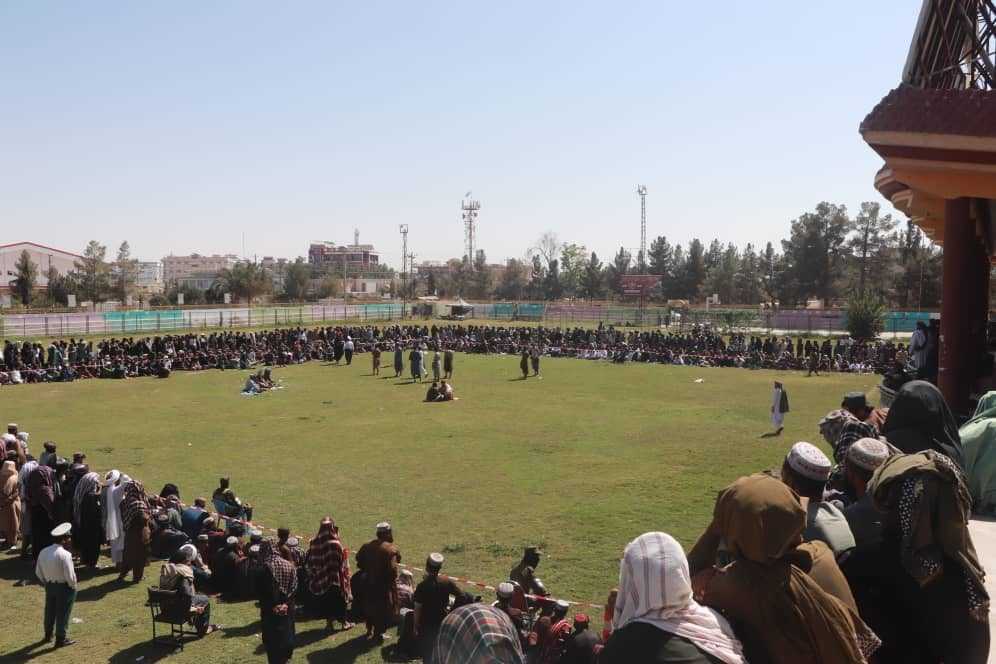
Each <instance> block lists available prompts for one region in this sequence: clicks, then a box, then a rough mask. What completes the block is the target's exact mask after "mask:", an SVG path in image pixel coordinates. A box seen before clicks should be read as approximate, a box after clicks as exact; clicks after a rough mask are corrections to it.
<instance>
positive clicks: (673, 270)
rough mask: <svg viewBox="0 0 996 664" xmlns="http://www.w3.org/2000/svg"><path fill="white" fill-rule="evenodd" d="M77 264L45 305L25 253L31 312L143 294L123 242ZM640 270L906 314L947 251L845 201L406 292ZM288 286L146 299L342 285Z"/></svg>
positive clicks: (596, 284)
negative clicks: (754, 225)
mask: <svg viewBox="0 0 996 664" xmlns="http://www.w3.org/2000/svg"><path fill="white" fill-rule="evenodd" d="M74 268H75V269H74V270H73V271H71V272H70V273H69V274H65V275H60V274H58V273H57V272H55V271H54V270H50V272H49V274H47V275H46V276H47V278H48V292H47V294H46V295H45V296H42V297H41V298H39V296H38V293H37V291H36V290H35V286H36V284H37V282H38V278H39V271H38V266H37V265H35V264H34V263H32V261H31V258H30V255H29V254H28V252H23V253H22V255H21V256H20V258H19V260H18V261H17V264H16V266H15V278H14V280H13V281H12V282H11V284H12V287H13V290H14V292H15V293H16V294H17V297H18V298H19V299H20V300H21V302H22V303H24V304H25V305H28V304H32V303H34V304H36V305H37V304H45V303H46V302H44V300H47V301H48V302H47V303H51V304H66V301H67V299H68V295H69V294H70V293H72V294H75V295H76V299H77V300H78V301H81V302H83V301H87V300H89V301H93V302H101V301H105V300H109V299H115V300H119V301H125V300H126V299H127V298H128V297H129V296H130V295H134V294H135V292H136V285H135V283H136V278H137V276H138V261H136V260H135V259H133V258H132V257H131V250H130V248H129V246H128V243H127V242H123V243H122V244H121V246H120V247H119V248H118V251H117V255H116V257H115V259H114V260H113V261H108V260H107V248H106V247H105V246H104V245H101V244H100V243H98V242H96V241H91V242H90V243H89V244H88V245H87V247H86V249H85V250H84V252H83V256H82V258H81V259H80V260H78V261H77V262H76V264H75V266H74ZM639 272H646V273H649V274H657V275H661V277H662V279H661V285H660V287H659V288H658V289H657V290H656V291H655V292H654V293H653V297H654V298H655V299H659V300H669V299H682V300H690V301H701V300H703V299H704V298H705V297H707V296H710V295H713V294H715V295H718V296H719V300H720V302H722V303H724V304H758V303H761V302H775V301H777V302H781V303H782V304H785V305H794V304H801V303H804V302H805V301H806V300H808V299H810V298H818V299H821V300H824V301H826V302H832V301H835V300H837V301H839V300H843V299H845V298H849V297H852V296H857V297H862V298H864V297H870V298H873V299H875V300H877V301H881V302H884V303H888V304H890V305H894V306H899V307H904V308H914V307H933V306H936V305H937V303H938V301H939V298H940V276H941V254H940V250H939V249H938V248H937V247H935V246H933V245H932V244H931V243H930V242H929V241H928V240H927V239H926V238H925V237H924V235H923V233H922V232H921V231H920V230H919V228H917V227H916V226H915V225H914V224H913V223H912V222H909V221H907V222H905V223H904V224H899V223H897V222H895V221H894V220H893V219H892V218H891V216H889V215H882V214H881V211H880V208H879V205H878V203H862V204H861V209H860V211H859V212H858V213H857V214H856V215H855V216H854V217H853V218H852V217H851V216H849V215H848V212H847V208H846V207H844V206H843V205H836V204H833V203H825V202H824V203H820V204H819V205H817V206H816V209H815V210H813V211H811V212H807V213H805V214H802V215H800V216H799V217H798V218H797V219H794V220H793V221H792V222H791V225H790V228H789V235H788V237H787V238H786V239H784V240H782V241H781V242H780V246H778V247H777V248H776V247H775V245H773V244H772V243H771V242H768V243H767V244H765V246H764V247H763V248H762V247H759V246H755V245H754V244H753V243H748V244H746V245H745V246H743V247H738V246H736V245H734V244H732V243H727V244H723V243H722V242H720V240H718V239H715V240H713V241H712V242H710V243H709V245H708V246H706V244H704V243H703V242H702V241H701V240H699V239H698V238H696V239H693V240H692V241H691V242H689V243H688V244H687V245H686V246H683V245H681V244H677V243H675V244H672V243H671V242H669V241H668V239H667V237H665V236H663V235H661V236H659V237H656V238H654V240H653V241H652V242H651V244H650V247H649V250H648V252H647V259H646V261H645V264H644V265H641V262H640V261H639V257H634V256H631V254H630V253H629V252H628V251H626V250H625V249H624V248H621V247H620V249H619V250H618V251H617V252H616V253H615V255H614V256H612V258H611V259H610V260H608V261H603V260H602V259H601V258H600V257H599V256H598V255H597V254H596V253H595V252H589V251H588V249H587V248H586V247H585V246H584V245H581V244H577V243H566V242H561V241H560V240H559V239H558V237H557V236H556V235H555V234H554V233H552V232H546V233H543V234H542V235H541V236H540V237H539V238H538V240H537V241H536V243H535V244H534V245H533V246H531V247H530V248H529V249H528V251H527V252H526V256H525V258H523V259H516V258H513V259H509V260H508V261H507V262H506V265H505V266H504V269H503V270H500V271H497V272H495V271H492V270H491V269H490V268H489V267H488V263H487V259H486V256H485V253H484V251H482V250H478V251H477V254H476V255H475V256H474V259H473V262H472V263H468V262H467V261H466V260H463V261H461V260H457V259H454V260H452V261H450V263H449V265H448V266H447V269H445V270H440V271H433V272H431V273H429V274H427V275H416V276H415V277H414V278H412V279H410V280H409V281H408V283H407V284H406V287H407V288H408V292H407V293H406V295H408V296H409V297H411V296H414V295H416V294H420V293H430V294H438V295H441V296H458V295H460V296H463V297H469V298H495V299H505V300H524V299H531V300H559V299H563V298H569V299H586V300H595V299H603V298H612V297H620V296H622V284H621V282H622V277H623V276H624V275H626V274H632V273H639ZM282 283H283V289H282V292H278V293H274V292H273V290H274V289H273V279H272V275H271V274H270V273H269V272H268V271H267V270H266V269H265V268H264V267H263V266H261V265H260V264H258V263H253V262H242V263H239V264H237V265H235V266H234V267H232V268H230V269H227V270H224V271H223V272H222V273H221V274H220V275H219V276H218V278H217V280H216V281H215V283H214V284H213V285H212V286H211V288H209V289H208V290H206V291H199V290H197V289H194V288H190V287H184V288H180V289H178V288H177V287H176V286H173V287H171V288H170V289H168V290H167V292H166V293H165V294H163V295H161V296H158V297H154V298H152V299H151V300H150V303H151V304H168V303H175V302H176V301H177V295H178V294H179V293H183V295H184V301H185V302H186V303H188V304H199V303H205V302H206V303H215V302H222V301H223V300H224V295H225V294H226V293H230V294H231V295H232V297H233V298H235V299H236V300H238V301H243V302H247V301H253V300H255V299H257V298H259V297H261V296H264V295H273V296H275V297H278V298H282V299H286V300H291V301H300V300H304V299H307V298H309V297H316V296H317V297H332V296H335V295H338V294H340V293H341V283H342V281H341V279H340V278H339V277H338V276H336V275H325V276H324V277H323V278H321V279H320V280H316V279H315V275H314V273H313V270H312V266H311V265H309V264H308V263H306V262H305V261H304V260H303V259H301V258H298V259H297V260H296V261H294V262H293V263H291V264H289V265H288V266H287V267H286V268H285V272H284V279H283V282H282ZM316 284H317V288H316ZM400 287H401V284H397V283H396V284H395V286H394V288H392V294H394V295H401V294H402V293H401V291H400ZM39 299H41V300H43V301H42V302H38V301H37V300H39Z"/></svg>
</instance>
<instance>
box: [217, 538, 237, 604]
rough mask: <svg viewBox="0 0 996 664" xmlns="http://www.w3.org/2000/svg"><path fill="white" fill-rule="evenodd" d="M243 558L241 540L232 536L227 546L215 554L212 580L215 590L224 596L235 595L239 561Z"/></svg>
mask: <svg viewBox="0 0 996 664" xmlns="http://www.w3.org/2000/svg"><path fill="white" fill-rule="evenodd" d="M242 558H243V556H242V550H241V549H240V547H239V538H238V537H235V536H234V535H230V536H229V537H228V539H226V540H225V546H224V547H223V548H221V549H218V551H217V552H216V553H215V554H214V558H213V559H212V560H211V570H212V575H211V580H212V582H213V583H214V587H215V589H216V590H217V591H218V592H219V593H222V594H223V595H229V594H233V593H234V592H235V589H236V582H237V577H238V573H239V561H241V560H242Z"/></svg>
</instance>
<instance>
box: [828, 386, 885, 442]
mask: <svg viewBox="0 0 996 664" xmlns="http://www.w3.org/2000/svg"><path fill="white" fill-rule="evenodd" d="M840 407H841V408H842V409H844V410H846V411H847V412H849V413H850V414H851V415H854V417H856V418H857V419H858V420H859V421H861V422H866V423H868V424H870V425H871V426H873V427H875V433H876V434H877V433H878V432H880V431H881V430H882V425H883V424H885V418H886V417H887V416H888V415H889V409H888V408H872V407H871V406H869V405H868V397H867V396H866V395H865V393H864V392H848V393H847V394H845V395H844V400H843V401H842V402H841V404H840Z"/></svg>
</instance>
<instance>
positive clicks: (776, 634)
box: [616, 474, 880, 664]
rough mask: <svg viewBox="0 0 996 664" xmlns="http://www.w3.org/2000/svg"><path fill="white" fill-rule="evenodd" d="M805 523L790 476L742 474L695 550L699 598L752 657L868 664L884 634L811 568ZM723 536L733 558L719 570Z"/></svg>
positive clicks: (780, 662) (782, 663)
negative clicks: (804, 542)
mask: <svg viewBox="0 0 996 664" xmlns="http://www.w3.org/2000/svg"><path fill="white" fill-rule="evenodd" d="M805 527H806V512H805V510H803V508H802V505H801V504H800V503H799V499H798V497H797V496H796V494H795V493H794V492H793V491H792V490H791V489H789V488H788V487H787V486H786V485H785V484H784V483H783V482H780V481H778V480H776V479H774V478H773V477H770V476H768V475H763V474H757V475H751V476H749V477H742V478H740V479H739V480H737V481H736V482H734V483H733V484H731V485H730V486H729V487H727V488H726V489H724V490H723V491H722V492H721V493H720V495H719V498H718V499H717V500H716V507H715V510H714V512H713V521H712V523H711V524H710V526H709V528H707V530H706V533H705V534H703V536H702V537H700V538H699V541H698V542H696V544H695V546H694V547H693V548H692V551H691V552H690V553H689V556H688V561H689V567H690V571H691V573H692V574H693V575H697V578H696V579H695V587H696V599H697V600H698V601H699V602H701V603H702V604H703V605H705V606H708V607H710V608H713V609H716V610H718V611H721V612H722V613H723V614H724V615H725V616H726V617H727V618H728V619H729V620H731V621H732V622H734V624H737V625H738V626H739V627H738V633H737V634H738V636H739V638H740V640H741V642H742V643H743V644H744V652H745V654H746V655H747V659H748V661H752V660H753V661H762V662H772V663H774V664H797V663H799V662H858V663H863V662H867V661H868V657H869V656H870V655H871V654H872V653H873V652H874V651H875V649H876V648H877V647H878V646H879V643H880V642H879V639H878V638H877V637H876V636H875V634H874V633H873V632H871V630H869V629H868V627H867V626H866V625H865V623H864V622H862V620H861V618H860V617H858V614H857V611H856V610H855V609H854V608H853V607H852V606H849V605H848V603H846V602H845V601H843V600H841V599H839V598H838V597H837V596H834V595H832V594H830V592H828V591H827V590H825V589H824V588H823V587H821V586H820V585H819V584H818V583H817V582H816V580H815V579H814V578H812V577H811V576H810V575H809V574H808V571H809V570H811V569H812V567H813V564H814V558H813V555H812V553H811V548H809V549H807V548H804V547H802V546H800V545H801V544H802V532H803V530H804V529H805ZM720 541H724V542H725V546H726V549H727V551H728V555H729V559H730V562H729V564H727V565H725V566H723V567H721V568H717V567H716V566H715V560H716V551H717V548H718V544H719V542H720ZM812 544H818V545H820V546H823V548H824V550H827V551H828V550H829V549H826V547H825V545H822V543H820V542H814V543H812ZM828 558H829V563H830V564H832V565H833V567H834V568H835V569H836V564H835V563H834V562H833V558H832V556H830V557H828ZM836 572H837V574H838V575H839V574H840V570H839V569H837V570H836ZM844 585H845V586H846V582H845V584H844ZM624 594H625V591H623V592H620V594H619V600H618V602H619V603H622V602H624V601H625V598H624ZM848 595H850V591H849V590H848ZM850 599H851V602H852V603H853V596H852V597H850ZM616 614H617V615H618V614H619V608H618V604H617V608H616Z"/></svg>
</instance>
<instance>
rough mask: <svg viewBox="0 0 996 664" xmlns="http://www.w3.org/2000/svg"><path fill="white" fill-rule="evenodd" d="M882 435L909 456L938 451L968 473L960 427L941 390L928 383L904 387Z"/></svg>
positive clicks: (912, 383)
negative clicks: (927, 451) (962, 448)
mask: <svg viewBox="0 0 996 664" xmlns="http://www.w3.org/2000/svg"><path fill="white" fill-rule="evenodd" d="M882 435H883V436H885V437H886V439H888V441H889V442H890V443H891V444H893V445H895V446H896V447H897V448H899V450H900V451H901V452H903V453H905V454H915V453H917V452H923V451H925V450H936V451H937V452H940V453H941V454H943V455H945V456H946V457H948V458H949V459H951V460H952V461H953V462H954V463H955V465H956V466H958V468H959V469H960V470H961V471H962V472H964V470H965V459H964V456H963V454H962V451H961V436H960V435H959V433H958V424H957V422H956V421H955V418H954V415H953V414H952V413H951V409H950V408H949V407H948V404H947V402H946V401H945V400H944V396H943V395H942V394H941V391H940V390H938V389H937V388H936V387H934V386H933V385H931V384H930V383H928V382H926V381H923V380H914V381H910V382H909V383H906V384H905V385H903V386H902V388H901V389H900V390H899V392H898V393H897V394H896V398H895V399H894V400H893V401H892V407H891V408H889V415H888V417H886V418H885V424H883V425H882Z"/></svg>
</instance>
